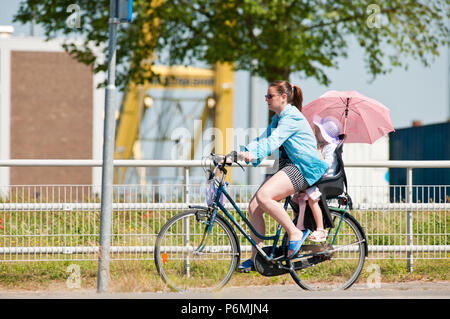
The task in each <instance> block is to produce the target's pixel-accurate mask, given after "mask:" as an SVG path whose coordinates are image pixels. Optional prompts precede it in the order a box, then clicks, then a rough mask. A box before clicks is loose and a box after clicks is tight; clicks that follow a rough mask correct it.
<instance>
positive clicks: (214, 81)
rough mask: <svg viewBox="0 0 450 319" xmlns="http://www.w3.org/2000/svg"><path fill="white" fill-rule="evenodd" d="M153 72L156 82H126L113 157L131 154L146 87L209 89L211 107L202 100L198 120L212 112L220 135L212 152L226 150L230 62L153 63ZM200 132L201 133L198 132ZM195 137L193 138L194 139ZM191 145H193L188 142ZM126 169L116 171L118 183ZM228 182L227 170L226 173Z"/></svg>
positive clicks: (230, 115) (230, 113)
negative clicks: (207, 66) (201, 64)
mask: <svg viewBox="0 0 450 319" xmlns="http://www.w3.org/2000/svg"><path fill="white" fill-rule="evenodd" d="M152 69H153V71H154V72H155V73H156V74H159V76H160V79H159V81H157V80H155V81H152V82H148V83H145V84H143V85H136V84H134V83H130V84H129V86H128V88H127V91H126V93H125V97H124V100H123V105H122V108H121V111H120V115H119V120H118V125H117V133H116V145H115V154H114V158H115V159H130V158H133V157H135V156H134V155H135V154H134V152H133V146H134V144H135V142H136V141H137V139H138V138H139V126H140V123H141V120H142V118H143V117H144V114H145V110H146V107H145V106H144V98H145V96H146V92H147V90H149V89H186V90H197V89H202V90H204V89H209V90H211V91H213V97H214V98H215V99H216V103H215V106H214V110H212V109H211V108H210V107H208V105H207V103H205V109H204V110H203V114H202V118H201V120H202V123H206V120H207V119H208V117H209V116H211V112H212V111H214V115H215V116H214V127H215V128H217V129H219V132H221V133H222V134H221V135H222V136H221V138H220V136H216V137H215V143H216V144H215V152H216V153H224V154H225V153H228V152H230V151H231V148H232V142H233V141H232V139H231V140H230V138H227V129H228V131H230V129H231V128H232V127H233V85H234V75H233V71H232V66H231V65H230V64H216V65H215V66H214V68H213V69H205V68H195V67H184V66H160V65H155V66H153V68H152ZM200 133H203V132H201V131H200ZM198 140H199V138H197V137H195V138H194V141H198ZM192 145H193V144H192ZM194 154H195V148H194V146H193V147H192V149H191V158H193V156H194ZM125 173H126V168H120V169H119V170H117V171H116V174H114V175H115V183H122V182H123V180H124V177H125ZM228 175H229V176H228V178H227V179H228V181H231V172H230V173H229V174H228Z"/></svg>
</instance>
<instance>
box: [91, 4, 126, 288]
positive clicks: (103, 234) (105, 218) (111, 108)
mask: <svg viewBox="0 0 450 319" xmlns="http://www.w3.org/2000/svg"><path fill="white" fill-rule="evenodd" d="M132 6H133V0H110V4H109V10H110V11H109V12H110V13H109V14H110V19H109V48H108V77H107V86H106V90H105V119H104V128H103V164H102V191H101V193H102V198H101V215H100V247H99V260H98V278H97V292H106V291H107V290H108V281H109V268H110V248H111V225H112V202H113V181H114V140H115V105H116V42H117V27H118V25H119V23H121V22H131V14H132Z"/></svg>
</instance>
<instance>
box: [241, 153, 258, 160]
mask: <svg viewBox="0 0 450 319" xmlns="http://www.w3.org/2000/svg"><path fill="white" fill-rule="evenodd" d="M238 156H239V159H243V160H244V161H246V162H251V161H253V160H254V159H255V156H253V154H252V153H250V152H239V153H238Z"/></svg>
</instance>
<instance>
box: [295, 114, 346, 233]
mask: <svg viewBox="0 0 450 319" xmlns="http://www.w3.org/2000/svg"><path fill="white" fill-rule="evenodd" d="M313 123H314V127H313V129H314V134H315V136H316V139H317V148H318V150H319V151H320V154H321V157H322V159H323V160H324V161H325V162H327V163H328V165H329V168H328V170H327V172H326V173H325V174H324V176H333V175H335V174H336V168H337V159H336V155H335V153H334V151H335V149H336V147H337V145H338V144H339V134H340V132H341V124H340V122H339V121H338V120H337V119H336V118H334V117H331V116H328V117H325V118H323V119H320V118H319V117H314V120H313ZM321 195H322V193H321V192H320V191H319V188H318V187H317V186H312V187H310V188H308V189H306V190H305V191H303V192H301V193H296V194H295V195H294V196H293V198H292V200H293V201H294V202H296V203H298V206H299V217H298V220H297V228H299V229H300V230H304V229H305V228H304V225H303V219H304V214H305V209H306V201H308V204H309V206H310V207H311V211H312V213H313V216H314V220H315V222H316V226H317V228H316V230H315V231H314V232H312V234H311V235H310V236H309V239H310V240H311V241H314V242H323V241H325V240H326V238H327V235H328V231H327V230H326V229H324V227H323V219H322V210H321V209H320V206H319V200H320V197H321Z"/></svg>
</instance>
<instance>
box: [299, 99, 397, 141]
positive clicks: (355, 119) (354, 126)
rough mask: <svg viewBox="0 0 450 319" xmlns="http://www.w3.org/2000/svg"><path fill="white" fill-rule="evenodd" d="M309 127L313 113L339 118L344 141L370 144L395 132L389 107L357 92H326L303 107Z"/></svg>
mask: <svg viewBox="0 0 450 319" xmlns="http://www.w3.org/2000/svg"><path fill="white" fill-rule="evenodd" d="M302 113H303V115H304V116H305V117H306V119H307V120H308V121H309V123H310V124H311V127H312V125H313V124H312V121H313V117H314V115H316V116H320V117H321V118H323V117H325V116H333V117H335V118H336V119H338V120H340V121H341V124H342V125H343V130H342V132H341V133H343V134H345V135H346V138H345V142H346V143H369V144H372V143H373V142H375V141H376V140H377V139H379V138H380V137H382V136H385V135H386V134H388V133H389V132H392V131H394V128H393V126H392V122H391V116H390V111H389V109H388V108H387V107H386V106H384V105H383V104H381V103H380V102H378V101H376V100H374V99H371V98H369V97H367V96H364V95H362V94H360V93H358V92H356V91H328V92H326V93H325V94H323V95H322V96H320V97H319V98H317V99H315V100H314V101H312V102H311V103H309V104H308V105H305V106H304V107H303V108H302Z"/></svg>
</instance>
